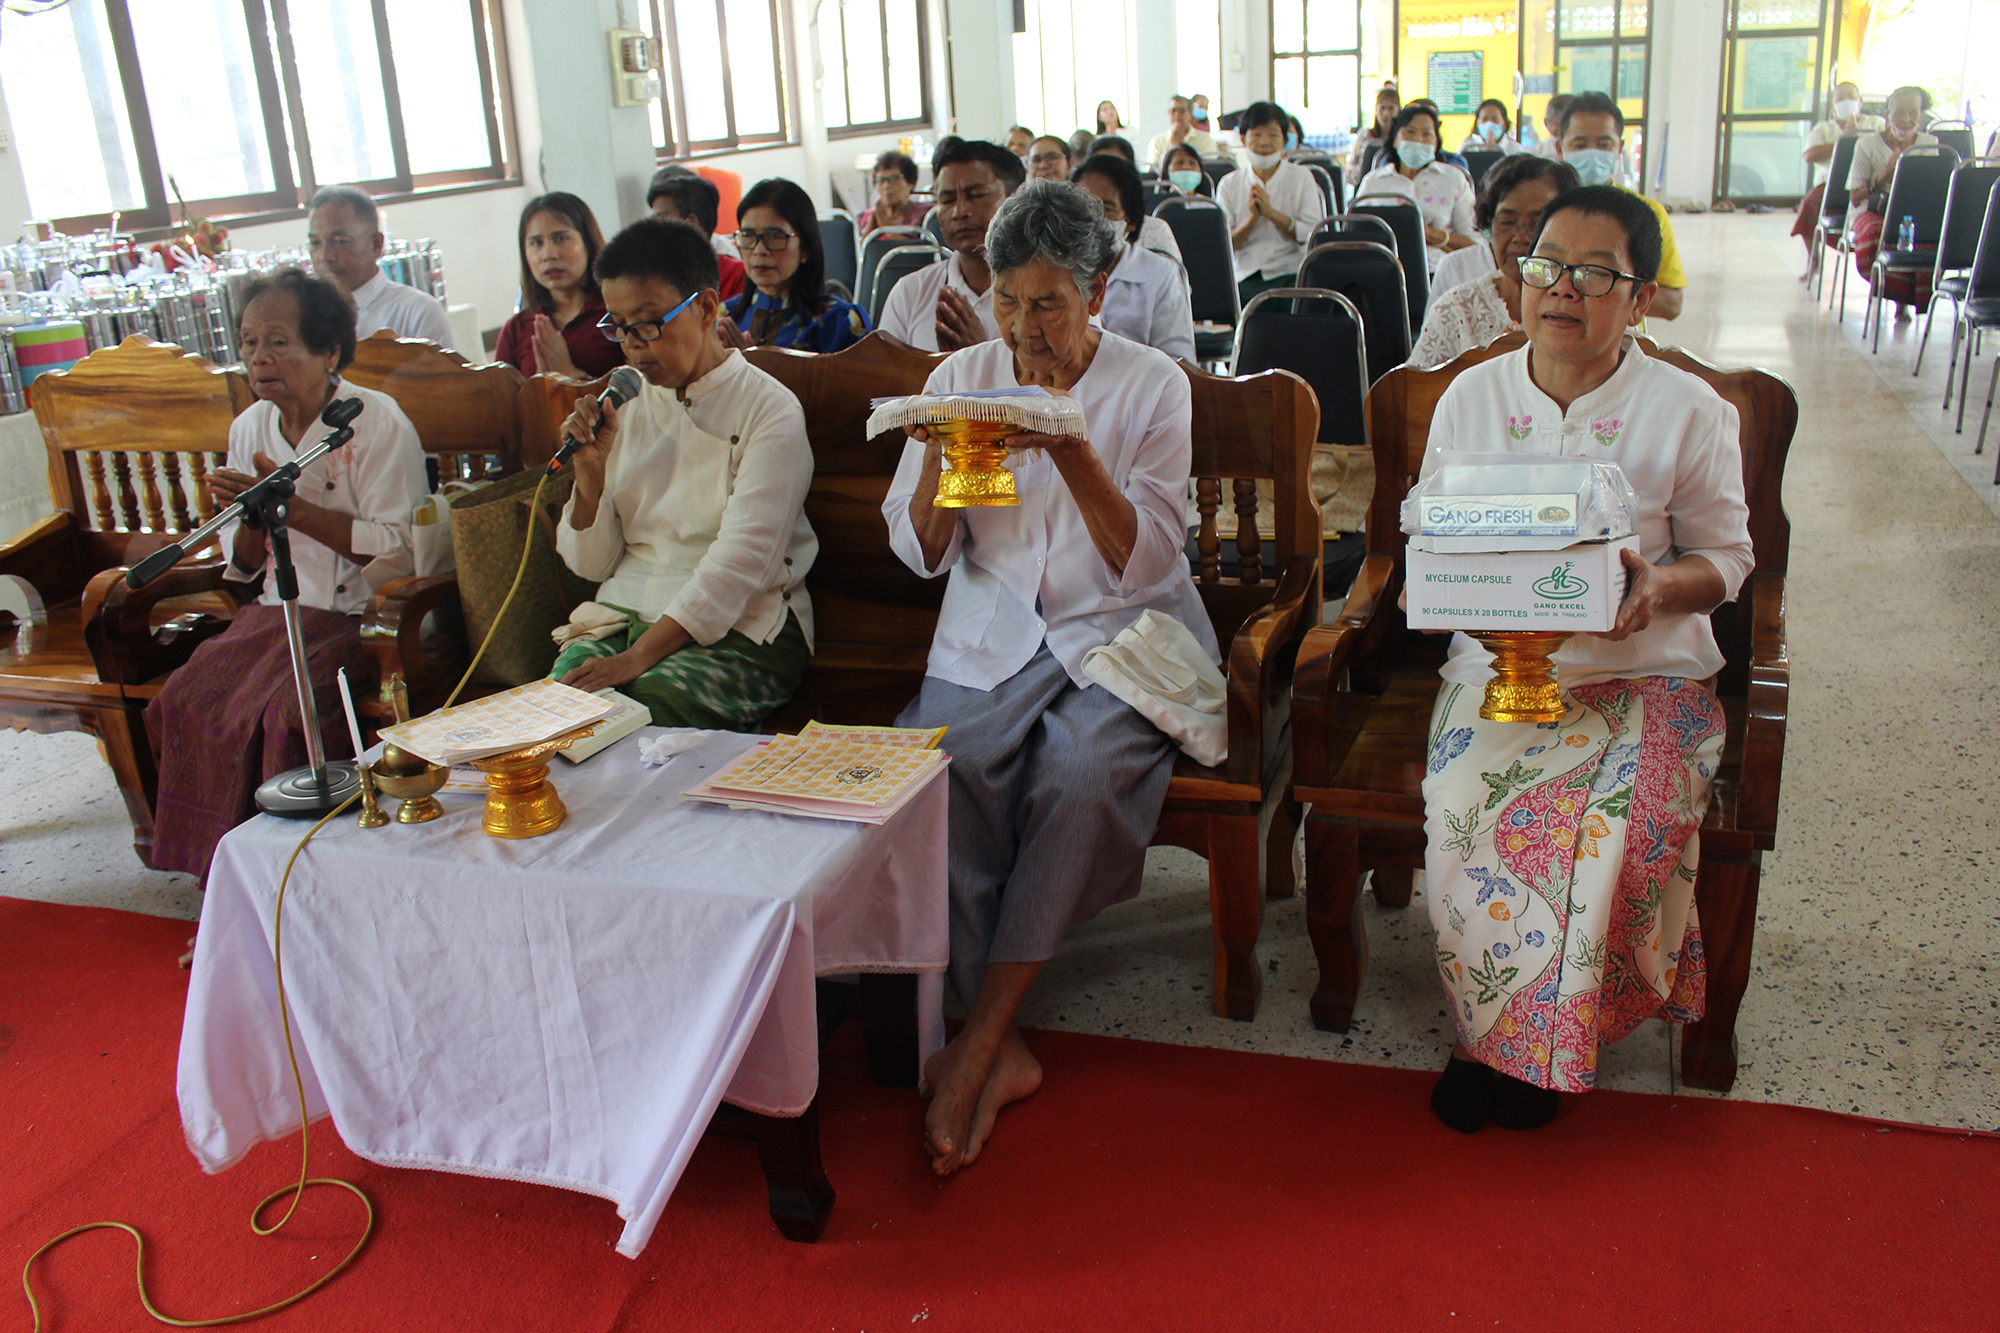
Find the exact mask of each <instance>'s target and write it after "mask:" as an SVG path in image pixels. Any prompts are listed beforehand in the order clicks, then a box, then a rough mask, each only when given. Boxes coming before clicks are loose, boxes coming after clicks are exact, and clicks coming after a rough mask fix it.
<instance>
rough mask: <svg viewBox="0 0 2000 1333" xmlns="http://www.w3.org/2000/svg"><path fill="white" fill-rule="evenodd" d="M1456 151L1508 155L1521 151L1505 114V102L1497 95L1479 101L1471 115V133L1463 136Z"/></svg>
mask: <svg viewBox="0 0 2000 1333" xmlns="http://www.w3.org/2000/svg"><path fill="white" fill-rule="evenodd" d="M1458 151H1459V152H1461V153H1507V154H1509V155H1511V154H1514V153H1518V152H1521V151H1523V150H1522V148H1521V141H1520V140H1519V139H1516V138H1515V137H1514V122H1513V120H1512V119H1511V118H1510V117H1509V116H1508V115H1507V104H1506V103H1505V102H1503V101H1501V100H1500V99H1499V98H1497V97H1489V98H1487V99H1486V100H1485V101H1483V102H1481V103H1480V104H1479V110H1478V111H1477V112H1475V113H1474V115H1473V124H1472V133H1470V134H1468V135H1466V136H1465V142H1464V143H1462V144H1460V145H1459V146H1458Z"/></svg>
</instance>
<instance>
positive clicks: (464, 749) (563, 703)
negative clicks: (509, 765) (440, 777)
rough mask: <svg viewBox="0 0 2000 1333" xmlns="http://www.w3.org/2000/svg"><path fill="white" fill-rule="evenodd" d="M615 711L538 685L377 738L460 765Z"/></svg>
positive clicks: (573, 692)
mask: <svg viewBox="0 0 2000 1333" xmlns="http://www.w3.org/2000/svg"><path fill="white" fill-rule="evenodd" d="M616 711H617V705H616V704H615V703H614V702H613V701H612V700H609V699H600V698H599V697H597V696H596V695H594V694H591V693H589V692H588V691H586V690H579V689H576V688H575V687H573V686H569V685H564V684H562V683H560V682H558V681H553V680H537V681H531V682H529V683H528V684H526V685H518V686H516V687H514V688H513V689H511V690H508V691H506V692H505V693H502V694H493V695H488V696H487V697H486V698H484V699H475V700H473V701H472V702H471V703H468V704H459V705H458V706H457V707H455V708H446V709H442V710H441V711H439V712H435V713H428V714H426V715H424V716H423V717H419V718H412V719H411V720H410V721H408V722H399V723H397V724H396V725H395V726H393V727H384V728H383V729H382V739H383V740H384V741H386V742H388V743H389V744H391V745H394V746H397V747H399V748H401V749H404V750H407V751H409V752H410V753H411V754H413V755H417V756H418V757H419V758H423V759H428V760H429V761H430V762H431V763H433V764H447V765H450V764H463V763H468V762H470V761H471V760H474V759H490V758H492V757H493V756H494V755H496V754H506V753H507V752H508V751H509V750H525V749H527V748H528V747H529V746H531V745H540V744H541V743H542V742H543V741H552V740H554V739H555V738H556V737H558V736H561V735H563V734H564V733H566V732H571V731H575V730H576V729H577V728H578V727H583V726H588V725H589V724H590V723H592V722H597V721H601V720H602V719H604V718H606V717H609V716H610V715H611V714H612V713H614V712H616Z"/></svg>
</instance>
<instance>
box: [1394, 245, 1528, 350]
mask: <svg viewBox="0 0 2000 1333" xmlns="http://www.w3.org/2000/svg"><path fill="white" fill-rule="evenodd" d="M1518 327H1520V326H1519V325H1517V324H1516V323H1515V322H1514V319H1513V317H1512V316H1511V315H1509V314H1508V313H1507V303H1506V302H1505V301H1504V300H1502V299H1501V297H1500V274H1499V272H1498V271H1497V270H1495V271H1492V272H1488V273H1482V274H1480V275H1479V276H1478V277H1476V278H1474V279H1472V280H1471V281H1470V282H1462V283H1460V284H1459V285H1458V286H1456V287H1454V288H1452V289H1451V290H1450V291H1448V292H1446V293H1445V294H1444V295H1443V296H1440V297H1438V298H1437V299H1436V300H1435V301H1432V302H1431V308H1430V311H1429V312H1428V313H1427V314H1425V316H1424V328H1423V332H1421V333H1419V334H1418V335H1417V342H1416V346H1414V347H1412V348H1411V349H1410V359H1409V361H1408V362H1407V363H1406V364H1408V365H1412V366H1416V367H1418V368H1419V369H1424V370H1428V369H1430V368H1431V367H1433V366H1441V365H1443V364H1444V363H1445V362H1447V361H1449V360H1451V359H1452V358H1453V357H1455V356H1457V355H1458V354H1459V353H1461V352H1469V351H1471V350H1472V349H1473V348H1475V347H1484V346H1486V345H1487V344H1488V343H1490V342H1492V341H1493V340H1494V339H1495V338H1498V337H1499V336H1500V335H1501V334H1503V333H1507V332H1509V331H1511V330H1513V329H1516V328H1518Z"/></svg>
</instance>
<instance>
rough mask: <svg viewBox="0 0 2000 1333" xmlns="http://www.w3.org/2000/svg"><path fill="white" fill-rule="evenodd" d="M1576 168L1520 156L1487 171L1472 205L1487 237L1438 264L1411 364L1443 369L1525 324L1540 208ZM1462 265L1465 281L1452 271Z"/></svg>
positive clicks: (1571, 179)
mask: <svg viewBox="0 0 2000 1333" xmlns="http://www.w3.org/2000/svg"><path fill="white" fill-rule="evenodd" d="M1576 184H1577V180H1576V171H1575V170H1574V169H1573V168H1572V167H1570V166H1569V165H1568V164H1567V163H1564V162H1552V161H1550V160H1549V159H1548V158H1545V157H1536V156H1535V155H1534V154H1532V153H1517V154H1516V155H1514V156H1513V157H1510V158H1508V159H1507V160H1506V161H1505V162H1502V163H1500V164H1499V165H1498V166H1496V167H1494V168H1493V170H1491V171H1489V172H1487V173H1486V188H1485V189H1484V190H1482V191H1480V195H1479V203H1478V204H1477V205H1476V206H1475V207H1474V208H1473V212H1472V220H1473V224H1474V225H1475V226H1477V227H1478V228H1479V230H1480V231H1481V232H1484V233H1485V234H1486V236H1487V240H1486V241H1484V242H1482V243H1481V244H1479V245H1475V246H1468V247H1467V248H1465V249H1463V250H1454V251H1453V252H1452V253H1450V254H1448V255H1446V256H1445V257H1444V262H1443V263H1441V264H1439V265H1438V271H1437V274H1436V279H1437V280H1436V283H1435V285H1434V286H1433V287H1432V288H1431V303H1430V308H1429V309H1428V310H1426V311H1425V312H1424V327H1423V331H1422V332H1421V333H1419V334H1418V335H1417V341H1416V344H1415V345H1414V346H1413V347H1411V349H1410V360H1409V362H1408V364H1410V365H1413V366H1441V365H1443V364H1444V363H1445V362H1447V361H1449V360H1451V359H1452V358H1453V357H1455V356H1457V355H1458V354H1459V353H1460V352H1465V351H1470V350H1471V349H1472V348H1474V347H1484V346H1486V344H1488V343H1490V342H1492V341H1493V340H1494V339H1495V338H1498V337H1499V336H1500V335H1501V334H1503V333H1506V332H1507V331H1508V330H1510V329H1515V328H1519V327H1520V324H1521V272H1520V269H1519V267H1518V266H1519V264H1520V261H1521V260H1522V259H1524V258H1526V257H1527V256H1528V255H1529V254H1530V253H1531V252H1532V251H1533V249H1534V244H1535V228H1536V227H1537V226H1539V225H1540V223H1541V220H1542V210H1543V209H1544V208H1546V207H1547V206H1548V203H1549V201H1550V200H1551V199H1554V198H1555V197H1556V196H1557V195H1559V194H1561V193H1562V192H1563V191H1564V190H1573V189H1575V188H1576ZM1459 265H1463V266H1464V267H1465V268H1467V269H1470V270H1471V271H1472V275H1473V276H1470V277H1466V278H1463V279H1461V278H1459V277H1457V276H1452V277H1451V281H1450V283H1449V285H1447V282H1446V279H1447V275H1448V271H1449V270H1451V269H1452V268H1453V267H1454V266H1459Z"/></svg>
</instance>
